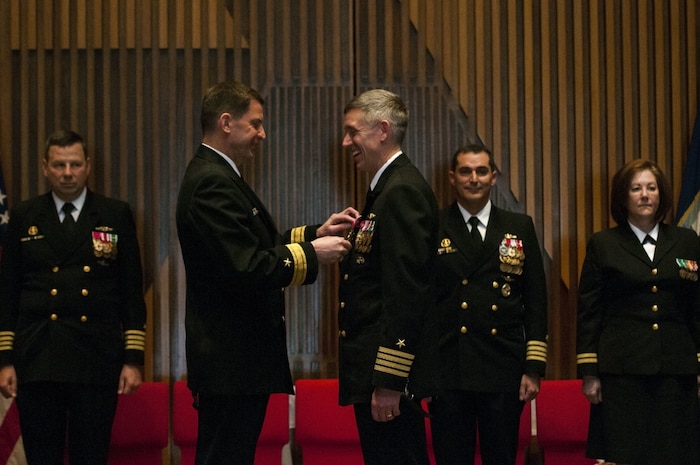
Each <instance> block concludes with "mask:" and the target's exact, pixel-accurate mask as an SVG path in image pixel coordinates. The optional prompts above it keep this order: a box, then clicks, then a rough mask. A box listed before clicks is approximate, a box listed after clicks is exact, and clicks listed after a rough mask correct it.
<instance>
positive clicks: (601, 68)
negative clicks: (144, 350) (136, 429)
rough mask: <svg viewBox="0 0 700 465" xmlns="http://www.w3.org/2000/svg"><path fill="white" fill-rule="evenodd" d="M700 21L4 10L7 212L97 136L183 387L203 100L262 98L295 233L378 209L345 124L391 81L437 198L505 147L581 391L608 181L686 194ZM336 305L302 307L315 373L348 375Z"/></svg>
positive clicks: (365, 8) (129, 5) (593, 1)
mask: <svg viewBox="0 0 700 465" xmlns="http://www.w3.org/2000/svg"><path fill="white" fill-rule="evenodd" d="M283 5H284V6H285V7H284V8H283ZM698 14H699V13H698V8H697V5H696V4H695V2H693V1H690V0H679V1H678V2H665V1H663V0H644V1H640V2H634V1H631V0H621V1H618V2H606V1H601V0H590V1H588V2H567V1H564V0H528V1H526V2H521V1H517V0H495V1H492V2H487V1H485V0H466V1H462V0H441V1H439V2H433V1H426V0H380V1H379V2H372V1H369V0H344V1H341V2H325V1H321V0H298V1H296V2H292V3H284V4H283V3H281V2H280V1H276V0H265V1H261V2H259V1H250V0H229V1H227V2H219V1H216V0H196V1H193V2H176V1H175V0H152V1H151V2H146V3H144V4H143V5H141V4H140V3H138V2H137V1H136V0H125V1H115V0H98V1H95V2H93V1H88V0H59V1H49V0H26V1H24V0H23V1H20V0H9V1H8V2H0V65H2V68H3V69H6V70H7V69H12V72H11V73H7V74H10V75H9V76H8V77H7V79H3V80H2V81H3V83H4V84H5V85H4V86H2V87H1V88H0V107H2V108H1V109H0V112H1V113H0V156H1V157H2V168H3V171H4V175H5V180H6V184H7V186H8V188H9V194H10V202H11V203H15V202H17V201H19V200H21V199H24V198H28V197H30V196H33V195H36V194H37V193H39V192H42V191H44V190H45V181H44V178H43V175H42V173H41V169H40V157H41V155H42V153H43V141H44V139H45V138H46V136H47V135H48V134H49V133H50V132H52V131H53V130H54V129H56V128H57V127H60V126H71V127H73V128H74V129H76V130H78V131H79V132H81V133H82V134H83V135H84V136H86V139H87V141H88V145H89V147H90V150H91V151H92V153H94V157H95V158H94V166H93V170H94V171H93V176H92V177H91V180H90V185H91V186H92V187H94V188H95V189H96V190H98V191H101V192H104V193H106V194H108V195H114V196H117V197H121V198H125V199H127V200H129V202H130V203H132V206H133V208H134V210H135V214H136V219H137V227H138V231H139V236H140V239H141V243H142V248H143V251H142V252H143V256H144V269H145V273H146V278H147V285H148V286H149V288H148V294H147V296H148V299H149V308H150V309H151V318H152V321H151V320H149V323H150V324H149V326H154V328H153V329H152V331H153V335H152V338H151V339H152V341H153V342H152V343H153V346H152V347H150V348H149V352H151V353H152V358H151V359H149V365H152V371H151V373H152V374H151V375H149V376H153V377H154V378H158V377H163V376H174V377H181V376H184V374H185V373H186V368H185V362H184V329H183V326H182V323H183V321H184V283H185V281H184V272H183V269H182V263H181V260H180V256H179V245H178V242H177V235H176V232H175V228H174V223H173V220H172V218H171V214H172V212H173V211H174V206H175V199H176V196H177V191H178V188H179V181H180V179H181V176H182V173H183V171H184V167H185V166H186V163H187V161H188V160H189V158H190V157H191V156H192V154H193V151H194V148H195V147H196V145H197V143H198V138H199V122H198V111H199V97H200V95H201V91H202V90H203V89H204V88H206V87H208V86H209V85H211V84H213V83H214V82H218V81H221V80H223V79H227V78H235V79H241V80H244V81H246V82H249V83H250V84H251V85H253V87H256V88H258V90H260V91H261V92H263V93H264V94H265V96H266V98H268V102H269V103H268V106H267V109H266V113H267V114H266V116H267V117H268V118H269V121H266V129H268V130H269V131H270V133H269V134H268V136H269V138H268V141H266V143H265V144H264V147H263V152H262V153H261V157H260V160H259V161H255V162H254V163H253V164H252V165H251V166H250V167H246V171H247V173H250V174H251V177H252V179H251V183H252V184H253V185H254V187H255V188H256V190H257V189H260V190H261V191H262V194H263V195H264V196H266V197H265V200H264V201H266V202H269V204H270V205H271V210H273V209H274V210H276V211H273V214H275V215H279V216H278V217H277V219H278V221H279V223H280V227H288V226H292V224H291V223H296V222H299V221H307V220H308V221H311V220H317V221H318V220H322V219H323V218H320V217H321V216H323V215H327V214H328V213H330V211H332V210H338V209H340V208H342V207H344V206H345V205H346V204H355V205H356V206H357V204H358V203H360V202H362V201H363V200H364V191H365V189H366V184H367V182H368V181H367V179H366V176H362V175H360V176H358V175H357V174H356V173H355V169H354V166H353V165H352V163H351V162H350V161H349V159H347V157H346V154H345V153H343V151H342V149H341V148H340V137H341V128H340V126H341V121H342V108H343V106H344V104H345V102H346V101H347V100H348V99H349V98H350V97H351V96H352V95H354V94H356V93H357V92H359V91H361V90H364V89H366V88H369V87H377V86H383V87H387V88H390V89H392V90H394V91H397V92H399V93H400V94H401V95H402V97H404V98H405V99H406V100H407V102H408V103H409V105H410V107H411V111H412V117H411V125H410V127H409V131H408V133H407V140H406V149H407V152H408V153H409V155H410V156H412V158H414V161H415V162H416V164H418V165H419V167H420V168H421V170H423V171H424V174H425V175H426V177H427V178H428V179H429V180H430V182H431V183H432V184H433V185H434V188H435V190H436V195H437V196H438V198H439V199H440V201H441V203H443V202H444V203H447V202H449V201H450V200H451V189H450V187H449V185H448V184H447V182H446V167H447V160H448V158H449V156H450V155H451V153H452V152H453V151H454V150H455V149H456V147H457V146H458V145H460V144H462V143H464V142H465V141H466V140H467V139H469V140H475V139H478V138H481V139H483V140H484V142H485V143H487V145H489V146H491V147H492V149H493V151H494V155H495V156H496V159H497V162H498V164H499V167H500V168H501V170H502V172H503V177H502V179H501V181H500V182H499V185H498V186H497V189H496V191H497V192H495V194H494V195H495V197H496V199H497V201H498V202H503V203H504V204H507V205H509V206H510V207H511V208H515V209H519V210H522V211H525V212H526V213H528V214H530V215H532V216H533V218H534V219H535V224H536V227H537V228H538V233H539V234H540V235H541V240H542V241H543V244H544V249H545V252H546V253H547V255H548V261H547V266H548V274H549V282H550V283H551V289H550V303H551V304H552V309H553V312H554V314H553V316H552V317H551V319H550V323H551V328H552V338H553V340H552V345H551V350H552V353H550V357H551V359H552V362H553V363H552V370H553V371H551V372H550V375H552V374H553V376H567V375H571V374H572V373H573V372H575V363H574V361H573V360H572V356H573V354H572V351H573V345H572V344H573V340H574V339H575V330H574V327H575V305H576V291H577V280H578V272H579V269H580V266H581V262H582V260H583V256H584V254H585V244H586V240H587V237H588V236H589V235H590V234H591V233H592V232H593V231H595V230H598V229H602V228H604V227H607V226H608V225H610V224H611V221H610V217H609V213H608V211H609V206H608V197H609V193H608V190H609V182H610V177H611V176H612V174H613V173H614V171H615V170H617V168H619V167H620V166H621V164H622V163H624V162H625V161H628V160H630V159H632V158H636V157H649V158H652V159H656V160H657V161H659V163H660V164H661V165H662V168H663V169H664V170H665V171H666V173H667V174H668V175H669V178H670V179H671V181H672V185H673V190H674V197H675V196H677V194H678V191H679V189H680V181H681V177H682V170H683V166H684V164H685V163H684V160H685V157H686V153H685V152H686V151H687V143H688V141H689V138H690V128H691V127H692V124H693V122H694V119H695V116H696V112H697V99H698V80H697V68H698V53H699V52H698V49H697V40H698V35H699V34H700V32H699V31H698ZM275 107H277V108H275ZM268 123H269V124H268ZM319 126H320V128H319ZM271 168H272V169H271ZM281 173H285V175H284V176H282V175H281ZM549 179H551V180H552V182H546V181H547V180H549ZM542 180H545V182H542ZM311 186H314V187H313V188H312V187H311ZM290 205H294V206H295V207H294V209H290ZM297 205H298V206H299V207H298V208H297V207H296V206H297ZM321 213H323V215H321ZM299 216H303V217H304V218H299ZM292 217H295V218H292ZM292 219H294V221H292ZM336 289H337V274H336V272H334V270H333V269H331V270H329V271H328V272H325V270H324V273H322V275H321V277H320V278H319V282H318V283H317V284H316V285H314V286H312V287H308V288H305V289H304V290H300V292H299V293H298V295H297V294H296V293H295V292H293V293H290V308H291V307H293V309H292V311H293V315H294V316H295V317H297V318H298V320H296V321H297V322H295V323H294V324H290V341H292V342H293V343H294V345H293V346H290V347H292V348H293V349H294V352H293V353H292V352H291V351H290V356H291V357H292V359H293V360H294V361H295V363H296V362H299V361H300V364H297V366H300V368H299V370H297V371H299V372H301V373H302V374H305V375H312V374H313V376H325V375H327V374H331V373H334V370H335V360H334V358H335V355H336V354H335V350H336V349H335V338H336V337H337V336H336V334H335V331H336V321H335V318H336V315H335V312H336V309H335V305H336V302H335V301H336V296H335V292H336ZM299 322H303V323H299ZM149 335H150V334H149Z"/></svg>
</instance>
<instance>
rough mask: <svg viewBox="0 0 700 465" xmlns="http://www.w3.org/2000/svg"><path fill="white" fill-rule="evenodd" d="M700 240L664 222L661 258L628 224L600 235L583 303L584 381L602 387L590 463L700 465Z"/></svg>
mask: <svg viewBox="0 0 700 465" xmlns="http://www.w3.org/2000/svg"><path fill="white" fill-rule="evenodd" d="M698 263H700V239H698V237H697V235H696V233H695V232H694V231H692V230H690V229H685V228H679V227H676V226H672V225H666V224H663V223H660V224H659V230H658V237H657V239H656V247H655V251H654V255H653V259H650V258H649V256H648V255H647V252H646V251H645V250H644V248H643V245H642V243H641V242H640V239H639V238H638V237H637V235H636V234H635V233H634V231H633V230H632V229H631V227H630V226H629V225H628V224H625V225H622V226H617V227H615V228H612V229H609V230H606V231H601V232H598V233H595V234H593V235H592V236H591V238H590V240H589V242H588V246H587V250H586V259H585V261H584V264H583V268H582V271H581V280H580V284H579V302H578V327H577V366H578V374H579V376H581V377H582V376H586V375H592V376H597V377H599V378H600V380H601V391H602V396H603V401H602V402H601V403H600V404H597V405H591V424H590V426H591V427H590V431H589V440H588V455H589V456H590V457H593V458H605V459H606V460H609V461H613V462H622V463H635V464H646V463H673V464H697V463H700V460H699V459H698V455H697V437H698V432H697V431H698V425H697V408H698V400H697V374H698V373H700V286H699V283H698Z"/></svg>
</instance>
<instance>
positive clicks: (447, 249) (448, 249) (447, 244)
mask: <svg viewBox="0 0 700 465" xmlns="http://www.w3.org/2000/svg"><path fill="white" fill-rule="evenodd" d="M455 252H457V249H456V248H454V247H452V241H451V240H450V239H449V238H448V237H446V238H444V239H443V240H441V241H440V248H439V249H437V253H438V255H443V254H446V253H455Z"/></svg>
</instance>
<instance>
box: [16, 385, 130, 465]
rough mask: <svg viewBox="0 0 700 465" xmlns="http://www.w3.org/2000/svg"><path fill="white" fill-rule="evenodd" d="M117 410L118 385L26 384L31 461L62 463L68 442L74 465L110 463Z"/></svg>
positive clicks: (21, 407) (22, 411)
mask: <svg viewBox="0 0 700 465" xmlns="http://www.w3.org/2000/svg"><path fill="white" fill-rule="evenodd" d="M116 408H117V386H116V385H115V386H96V385H83V384H74V383H49V382H36V383H35V382H32V383H24V384H20V385H19V386H18V389H17V409H18V411H19V417H20V427H21V430H22V442H23V443H24V452H25V455H26V456H27V463H28V464H29V465H61V464H63V457H64V455H65V447H66V444H68V454H69V457H70V463H71V465H102V464H106V463H107V456H108V454H109V442H110V437H111V433H112V421H113V420H114V413H115V411H116ZM134 420H135V421H137V419H134ZM66 434H67V440H66Z"/></svg>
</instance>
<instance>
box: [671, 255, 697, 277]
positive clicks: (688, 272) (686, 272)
mask: <svg viewBox="0 0 700 465" xmlns="http://www.w3.org/2000/svg"><path fill="white" fill-rule="evenodd" d="M676 265H678V274H680V276H681V278H683V279H688V280H690V281H697V280H698V262H696V261H695V260H686V259H684V258H676Z"/></svg>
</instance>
